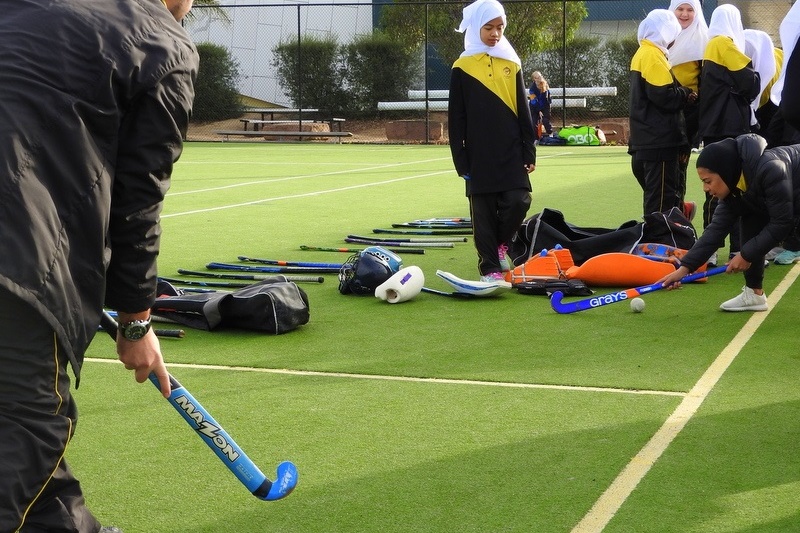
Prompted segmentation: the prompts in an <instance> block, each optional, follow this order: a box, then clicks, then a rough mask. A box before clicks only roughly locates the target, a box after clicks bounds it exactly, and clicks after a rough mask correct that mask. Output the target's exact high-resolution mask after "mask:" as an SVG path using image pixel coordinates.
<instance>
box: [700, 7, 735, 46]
mask: <svg viewBox="0 0 800 533" xmlns="http://www.w3.org/2000/svg"><path fill="white" fill-rule="evenodd" d="M717 35H723V36H725V37H730V38H731V39H733V44H735V45H736V48H738V49H739V51H740V52H741V53H744V27H743V26H742V14H741V13H740V12H739V10H738V9H737V8H736V7H735V6H733V5H731V4H722V5H720V6H717V7H716V9H714V12H713V13H711V22H710V23H709V25H708V37H709V39H710V38H713V37H716V36H717Z"/></svg>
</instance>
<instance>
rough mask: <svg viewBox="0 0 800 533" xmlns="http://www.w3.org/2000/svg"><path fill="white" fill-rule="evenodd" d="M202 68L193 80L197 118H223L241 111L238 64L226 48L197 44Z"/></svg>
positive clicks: (204, 119) (239, 113)
mask: <svg viewBox="0 0 800 533" xmlns="http://www.w3.org/2000/svg"><path fill="white" fill-rule="evenodd" d="M197 53H198V54H199V55H200V69H199V71H198V73H197V81H196V82H195V84H194V90H195V97H194V106H193V111H192V115H193V118H194V119H195V120H199V121H208V120H224V119H227V118H233V117H238V116H239V115H241V114H242V103H241V101H240V99H239V91H238V89H237V87H236V82H237V81H238V78H239V65H238V63H237V62H236V60H235V59H233V58H232V57H231V55H230V52H229V51H228V49H227V48H224V47H222V46H219V45H216V44H213V43H200V44H198V45H197Z"/></svg>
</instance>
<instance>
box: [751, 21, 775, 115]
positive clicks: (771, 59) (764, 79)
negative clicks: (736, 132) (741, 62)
mask: <svg viewBox="0 0 800 533" xmlns="http://www.w3.org/2000/svg"><path fill="white" fill-rule="evenodd" d="M744 55H746V56H747V57H749V58H750V60H751V61H752V62H753V68H754V69H756V72H758V75H759V76H760V77H761V90H759V91H758V96H756V98H755V100H753V101H752V102H750V108H751V109H752V113H750V123H751V124H755V123H756V120H755V114H754V113H755V111H756V110H757V109H758V104H759V102H761V93H763V92H764V89H766V88H767V85H769V82H770V81H772V78H773V76H775V71H776V70H777V68H778V67H777V65H776V64H775V45H773V44H772V38H771V37H770V36H769V34H768V33H767V32H764V31H761V30H749V29H748V30H744Z"/></svg>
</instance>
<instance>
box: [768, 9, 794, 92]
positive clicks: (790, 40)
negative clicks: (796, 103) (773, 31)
mask: <svg viewBox="0 0 800 533" xmlns="http://www.w3.org/2000/svg"><path fill="white" fill-rule="evenodd" d="M780 34H781V48H782V49H783V67H782V68H781V75H780V77H779V78H778V81H776V82H775V85H773V86H772V92H771V94H770V100H772V103H773V104H775V105H780V103H781V93H782V92H783V79H784V78H785V77H786V64H787V63H788V62H789V58H790V57H792V52H794V48H795V46H796V45H797V38H798V36H799V35H800V2H795V3H794V4H792V7H791V8H790V9H789V12H788V13H786V16H785V17H783V22H781V29H780Z"/></svg>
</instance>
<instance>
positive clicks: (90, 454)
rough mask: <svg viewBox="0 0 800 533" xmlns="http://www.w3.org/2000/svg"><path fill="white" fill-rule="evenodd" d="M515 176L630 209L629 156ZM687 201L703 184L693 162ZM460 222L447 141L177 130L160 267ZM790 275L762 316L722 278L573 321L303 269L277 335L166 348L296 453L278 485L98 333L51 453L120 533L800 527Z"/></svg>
mask: <svg viewBox="0 0 800 533" xmlns="http://www.w3.org/2000/svg"><path fill="white" fill-rule="evenodd" d="M532 182H533V205H532V207H531V210H530V212H529V214H531V215H533V214H535V213H538V212H539V211H541V210H542V209H543V208H544V207H548V208H552V209H558V210H560V211H562V212H563V213H564V215H565V218H566V220H567V221H568V222H570V223H573V224H576V225H579V226H592V227H617V226H619V225H621V224H622V223H624V222H626V221H628V220H638V219H639V218H640V210H641V190H640V189H639V187H638V185H637V184H636V181H635V180H634V178H633V177H632V175H631V174H630V163H629V156H628V155H627V154H626V152H625V148H624V147H574V148H573V147H540V148H539V159H538V163H537V170H536V171H535V172H534V174H533V175H532ZM688 196H689V199H692V200H695V201H698V202H700V201H701V198H702V191H701V189H700V183H699V180H697V179H696V175H694V174H693V175H692V176H691V177H690V180H689V194H688ZM468 214H469V213H468V206H467V201H466V198H465V197H464V194H463V184H462V183H461V180H460V178H458V177H457V176H456V175H455V172H454V171H453V170H452V163H451V160H450V155H449V149H448V148H447V147H446V146H387V145H351V144H342V145H337V144H329V143H324V144H322V143H319V144H318V143H314V144H311V143H298V144H273V143H236V142H233V143H190V144H188V145H187V146H186V149H185V152H184V155H183V157H182V158H181V160H180V161H179V162H178V163H177V165H176V167H175V174H174V179H173V183H172V188H171V190H170V192H169V194H168V197H167V201H166V205H165V209H164V213H163V220H162V225H163V238H162V253H161V256H160V260H159V272H160V274H161V275H162V276H169V277H178V275H177V269H179V268H181V269H191V270H203V269H204V266H205V265H206V264H207V263H208V262H211V261H221V262H237V257H238V256H239V255H247V256H251V257H262V258H271V259H280V260H291V261H320V262H342V261H344V260H345V259H346V258H347V254H342V253H334V252H315V251H301V250H300V249H299V246H300V245H311V246H331V247H340V246H352V245H348V244H346V243H344V241H343V238H344V236H345V235H347V234H350V233H355V234H370V233H371V232H372V229H373V228H386V227H390V225H391V224H392V223H396V222H405V221H409V220H415V219H421V218H430V217H443V216H467V215H468ZM698 231H701V229H700V228H698ZM723 251H724V252H727V248H726V249H724V250H721V252H723ZM403 260H404V265H417V266H420V267H421V268H422V269H423V271H424V272H425V275H426V278H427V283H426V285H428V286H430V287H433V288H437V289H442V290H446V289H449V287H448V286H447V285H446V284H445V283H444V282H443V281H442V280H440V279H438V278H437V277H436V276H435V272H436V270H437V269H442V270H446V271H448V272H451V273H453V274H455V275H457V276H460V277H462V278H466V279H476V278H477V268H476V257H475V252H474V249H473V248H472V243H471V239H470V242H468V243H461V244H456V245H455V246H454V247H453V248H452V249H435V250H434V249H430V250H428V251H426V253H425V254H424V255H404V256H403ZM798 273H800V266H795V267H787V266H780V265H773V266H770V267H769V268H768V269H767V272H766V280H765V289H766V291H767V293H768V295H769V297H770V298H769V299H770V305H771V309H770V311H769V312H768V313H723V312H721V311H719V310H718V306H719V304H720V303H721V302H722V301H724V300H726V299H728V298H730V297H733V296H734V295H736V294H737V293H738V291H739V290H740V288H741V286H742V284H743V279H742V277H741V275H730V276H728V275H721V276H716V277H714V278H711V279H710V280H709V281H708V282H707V283H702V284H694V285H691V286H686V287H684V288H682V289H681V290H678V291H669V292H668V291H659V292H656V293H653V294H650V295H647V296H645V301H646V304H647V307H646V310H645V311H644V312H643V313H641V314H634V313H632V312H631V310H630V308H629V306H628V305H627V304H625V303H620V304H615V305H610V306H606V307H602V308H598V309H595V310H591V311H585V312H581V313H576V314H572V315H558V314H556V313H555V312H554V311H553V310H552V309H551V307H550V305H549V302H548V301H547V299H546V298H545V297H542V296H529V295H522V294H518V293H516V292H511V293H506V294H504V295H502V296H501V297H498V298H491V299H479V300H461V299H454V298H446V297H442V296H438V295H433V294H425V293H423V294H421V295H419V296H418V297H417V298H415V299H414V300H412V301H410V302H405V303H402V304H398V305H391V304H387V303H385V302H382V301H380V300H378V299H377V298H372V297H357V296H343V295H341V294H339V292H338V290H337V282H336V277H335V275H327V276H326V281H325V282H324V283H322V284H309V283H302V284H300V286H301V287H302V288H303V289H304V290H305V291H306V292H307V293H308V297H309V301H310V309H311V319H310V321H309V323H308V324H306V325H304V326H301V327H300V328H299V329H297V330H295V331H292V332H290V333H287V334H284V335H278V336H271V335H266V334H260V333H256V332H249V331H242V330H232V329H229V330H219V331H214V332H203V331H198V330H189V331H187V335H186V337H185V338H184V339H164V340H163V341H162V349H163V351H164V355H165V359H166V360H167V363H168V366H169V368H170V370H171V372H172V373H173V374H174V375H175V376H176V377H177V378H178V379H179V380H180V381H181V382H182V383H183V384H184V385H185V386H186V387H187V389H188V390H189V391H191V392H192V393H193V394H194V396H195V397H196V398H197V399H198V400H199V401H200V402H201V403H203V405H204V406H205V407H206V408H207V409H208V410H209V412H210V413H211V414H212V415H213V416H214V417H215V418H216V419H217V421H218V422H219V423H221V425H222V426H223V427H225V429H226V430H227V431H228V432H229V433H230V434H231V435H232V436H233V437H234V438H235V439H236V441H237V442H238V444H239V445H240V446H241V447H242V448H243V449H244V450H245V451H246V453H247V454H248V455H249V456H250V457H251V458H252V459H253V460H254V462H255V463H256V464H257V465H259V467H260V468H261V469H262V470H263V471H264V473H265V474H266V475H267V477H269V478H274V476H275V466H276V465H277V464H278V463H279V462H280V461H282V460H291V461H293V462H294V463H295V464H296V465H297V467H298V469H299V472H300V481H299V483H298V486H297V488H296V490H295V492H294V493H293V494H291V495H290V496H289V497H288V498H286V499H284V500H281V501H278V502H263V501H260V500H258V499H256V498H254V497H253V496H251V495H250V494H248V492H247V490H246V489H245V488H244V487H243V486H242V485H241V484H240V483H239V482H238V481H237V480H236V478H235V477H234V476H233V475H232V474H231V473H230V472H229V471H228V470H227V469H226V468H225V467H224V466H223V465H222V464H221V463H220V461H219V460H218V459H217V458H216V456H214V454H213V453H212V452H211V451H210V450H209V449H208V448H207V447H206V445H205V444H204V443H203V442H202V441H201V440H200V439H199V438H197V436H195V435H192V431H191V430H190V428H189V427H188V426H187V425H186V423H185V422H184V421H183V420H182V419H181V418H180V417H179V416H178V414H177V413H176V412H175V411H174V409H173V408H172V407H171V406H170V405H169V404H168V403H167V402H166V401H164V400H163V399H162V398H160V397H159V394H158V393H157V392H156V390H155V389H154V388H153V387H152V385H150V384H147V383H146V384H141V385H139V384H137V383H136V382H135V381H134V380H133V377H132V374H131V373H130V372H127V371H126V370H124V369H123V368H122V366H121V365H119V364H118V363H116V359H115V354H114V347H113V344H112V343H111V341H110V340H109V339H108V337H107V336H106V335H98V336H97V337H96V339H95V341H94V342H93V343H92V345H91V347H90V349H89V352H88V354H87V357H88V358H89V360H88V361H87V362H86V364H85V366H84V369H83V374H82V381H81V386H80V388H79V389H78V390H77V392H76V393H75V395H76V398H77V401H78V405H79V409H80V413H81V418H80V422H79V424H78V429H77V433H76V436H75V438H74V439H73V442H72V444H71V446H70V449H69V450H68V455H67V457H68V460H69V462H70V464H71V466H72V468H73V470H74V471H75V473H76V475H77V476H78V477H79V478H80V479H81V481H82V484H83V488H84V490H85V492H86V495H87V499H88V502H89V505H90V507H91V508H92V509H93V510H94V511H95V513H96V514H97V515H98V517H99V518H100V519H101V520H102V521H103V523H104V524H114V525H117V526H119V527H121V528H122V529H123V530H124V531H125V533H145V532H158V533H161V532H164V533H171V532H187V531H191V532H209V533H210V532H214V533H220V532H237V533H240V532H286V533H300V532H303V533H309V532H314V533H317V532H320V533H334V532H343V533H344V532H398V533H399V532H426V533H427V532H447V533H451V532H481V533H487V532H564V531H601V530H603V531H607V532H682V533H683V532H726V533H730V532H747V533H754V532H759V531H763V532H767V531H769V532H772V531H774V532H786V531H800V511H799V510H798V505H797V501H798V499H797V494H798V491H800V454H798V451H800V450H798V448H799V447H800V446H799V445H798V442H800V387H798V385H797V376H798V375H800V372H798V370H800V369H799V368H798V367H800V358H799V354H800V341H799V340H798V335H797V330H796V324H797V316H798V312H800V298H798V295H799V294H800V284H798V283H793V282H794V279H795V278H796V276H797V275H798ZM612 290H614V289H608V288H598V289H596V292H597V293H602V292H610V291H612ZM590 510H591V511H590Z"/></svg>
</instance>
